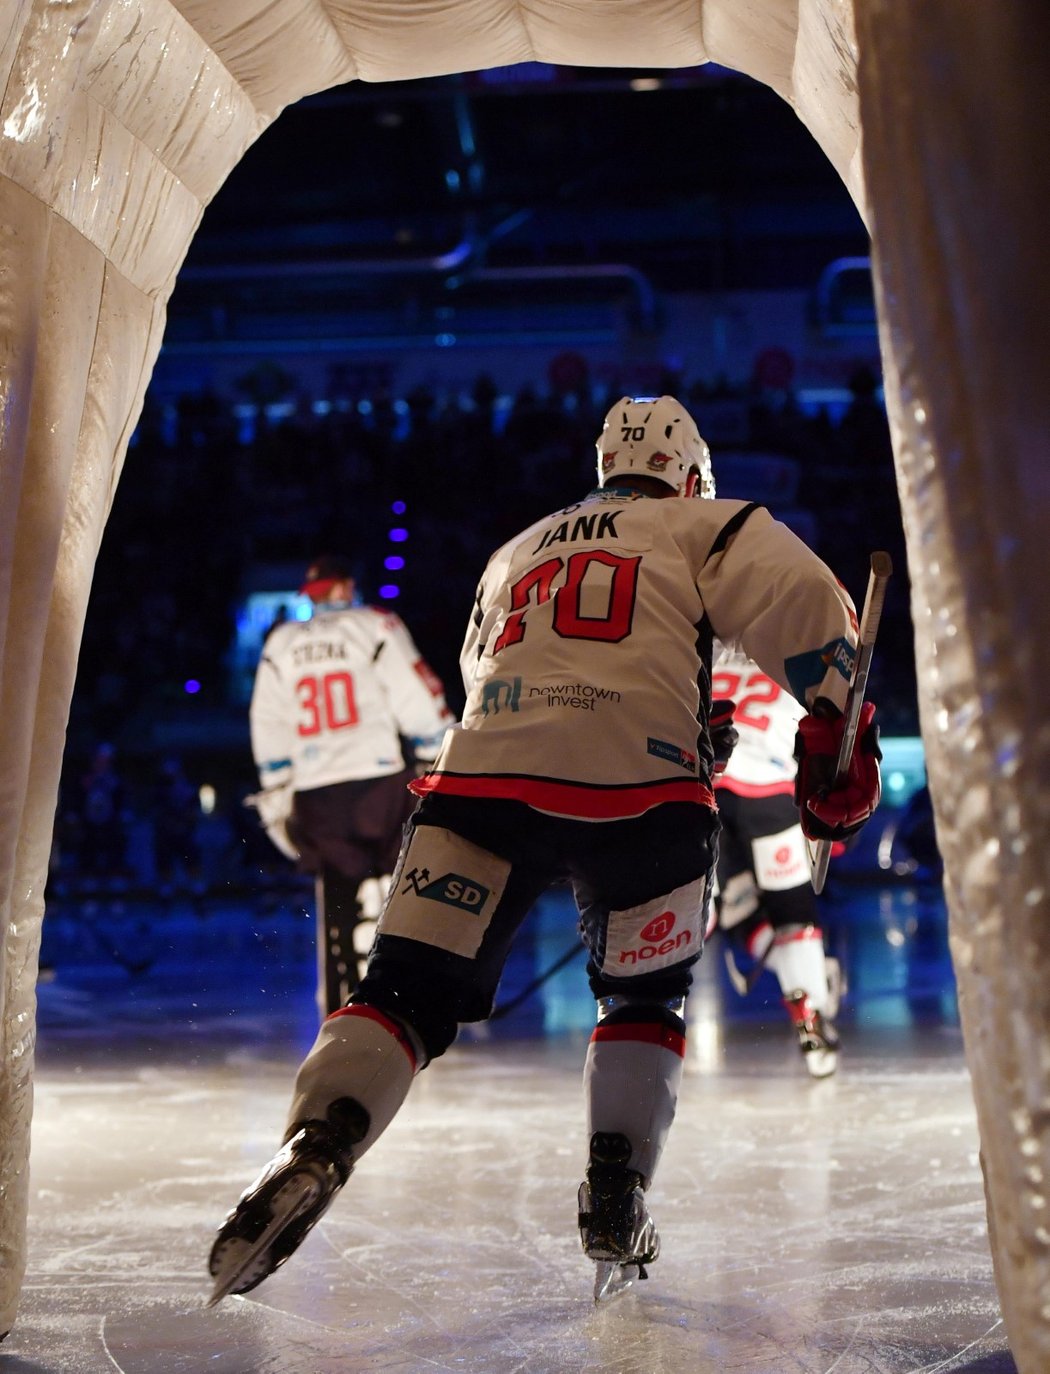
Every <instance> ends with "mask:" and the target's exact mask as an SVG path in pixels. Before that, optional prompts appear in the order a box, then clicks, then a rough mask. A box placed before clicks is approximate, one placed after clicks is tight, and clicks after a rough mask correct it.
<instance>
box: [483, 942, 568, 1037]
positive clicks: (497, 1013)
mask: <svg viewBox="0 0 1050 1374" xmlns="http://www.w3.org/2000/svg"><path fill="white" fill-rule="evenodd" d="M584 948H585V946H584V944H583V943H582V941H580V940H576V941H574V942H573V944H572V945H571V946H570V947H569V948H568V949H567V950H566V951H565V953H564V954H562V955H560V956H559V957H558V958H557V959H555V961H554V963H553V964H551V966H550V968H546V969H544V970H543V972H542V973H541V974H540V975H539V976H538V977H536V978H534V979H533V980H532V982H531V983H529V985H528V986H527V987H524V988H522V990H521V991H520V992H519V993H516V994H515V995H514V996H513V997H512V998H510V1000H509V1001H507V1002H503V1003H501V1004H500V1005H499V1006H498V1007H493V1009H492V1011H491V1012H489V1017H488V1019H489V1020H490V1021H498V1020H499V1019H500V1017H501V1016H506V1015H508V1014H509V1013H510V1012H512V1011H516V1010H517V1008H518V1007H520V1006H521V1004H522V1002H525V1001H527V1000H528V998H530V997H531V996H532V994H533V993H534V992H538V991H539V990H540V988H541V987H543V985H544V983H546V982H547V981H548V979H551V978H553V977H554V975H555V974H556V973H559V972H560V971H561V970H562V969H563V968H564V967H565V965H566V964H571V963H572V961H573V959H575V958H576V956H577V954H582V953H583V951H584Z"/></svg>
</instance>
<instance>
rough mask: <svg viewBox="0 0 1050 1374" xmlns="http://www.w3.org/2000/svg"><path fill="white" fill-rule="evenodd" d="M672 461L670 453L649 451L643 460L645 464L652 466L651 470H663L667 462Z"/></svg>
mask: <svg viewBox="0 0 1050 1374" xmlns="http://www.w3.org/2000/svg"><path fill="white" fill-rule="evenodd" d="M671 461H672V456H671V454H670V453H650V455H649V457H648V458H647V459H646V460H645V466H646V467H647V468H652V470H653V472H663V471H664V469H665V468H666V467H667V464H668V463H670V462H671Z"/></svg>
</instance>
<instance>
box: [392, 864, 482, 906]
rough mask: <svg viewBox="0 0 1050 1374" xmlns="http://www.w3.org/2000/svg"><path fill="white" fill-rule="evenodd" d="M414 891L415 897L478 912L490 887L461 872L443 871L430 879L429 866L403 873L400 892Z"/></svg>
mask: <svg viewBox="0 0 1050 1374" xmlns="http://www.w3.org/2000/svg"><path fill="white" fill-rule="evenodd" d="M410 890H411V891H413V892H415V894H416V896H417V897H425V898H426V899H427V901H428V902H442V903H443V904H444V905H445V906H454V907H458V908H459V910H460V911H473V912H479V911H481V909H482V908H483V907H484V905H485V900H486V898H487V897H488V895H489V893H490V891H491V888H487V887H483V886H482V885H481V883H476V882H474V881H473V880H472V879H470V878H464V877H463V875H462V874H461V873H444V874H442V876H441V877H440V878H434V879H433V880H431V877H430V869H429V868H423V869H419V868H413V869H412V871H411V873H406V874H405V885H404V887H403V888H402V889H401V891H402V894H404V893H406V892H408V891H410Z"/></svg>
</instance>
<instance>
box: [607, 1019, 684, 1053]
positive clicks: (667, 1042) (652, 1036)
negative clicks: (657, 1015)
mask: <svg viewBox="0 0 1050 1374" xmlns="http://www.w3.org/2000/svg"><path fill="white" fill-rule="evenodd" d="M614 1040H621V1041H622V1040H630V1041H633V1042H634V1043H635V1044H642V1045H659V1046H660V1048H661V1049H665V1050H670V1051H671V1052H672V1053H673V1054H677V1055H678V1057H679V1059H684V1058H685V1036H684V1035H683V1034H682V1033H681V1031H676V1030H672V1029H671V1027H670V1026H660V1025H657V1024H656V1023H655V1022H652V1021H643V1022H640V1023H638V1024H637V1025H631V1024H630V1023H626V1024H625V1023H623V1022H620V1023H619V1024H618V1025H615V1026H601V1025H599V1026H595V1028H594V1032H593V1034H592V1035H591V1044H593V1045H598V1044H603V1043H606V1042H609V1041H614Z"/></svg>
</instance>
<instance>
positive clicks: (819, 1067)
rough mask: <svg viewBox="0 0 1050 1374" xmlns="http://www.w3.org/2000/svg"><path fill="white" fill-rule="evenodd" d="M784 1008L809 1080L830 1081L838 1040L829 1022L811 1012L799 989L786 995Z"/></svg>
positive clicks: (834, 1065) (835, 1067)
mask: <svg viewBox="0 0 1050 1374" xmlns="http://www.w3.org/2000/svg"><path fill="white" fill-rule="evenodd" d="M784 1006H785V1007H786V1008H787V1012H788V1015H789V1016H790V1017H791V1021H792V1024H793V1025H794V1027H795V1030H796V1032H797V1034H798V1041H799V1047H800V1049H801V1050H802V1054H803V1057H804V1059H805V1062H806V1068H807V1069H808V1070H809V1073H810V1075H811V1077H813V1078H830V1077H831V1075H832V1074H833V1073H834V1072H835V1070H836V1069H837V1068H838V1057H839V1037H838V1032H837V1031H836V1029H835V1027H834V1025H833V1023H832V1022H831V1021H830V1020H829V1019H828V1018H827V1017H825V1016H823V1015H822V1014H821V1013H820V1012H819V1011H814V1009H813V1006H812V1004H811V1003H810V1000H809V998H808V997H807V996H806V994H805V993H804V992H803V991H802V990H801V989H797V990H796V991H795V992H791V993H787V994H786V995H785V997H784Z"/></svg>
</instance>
